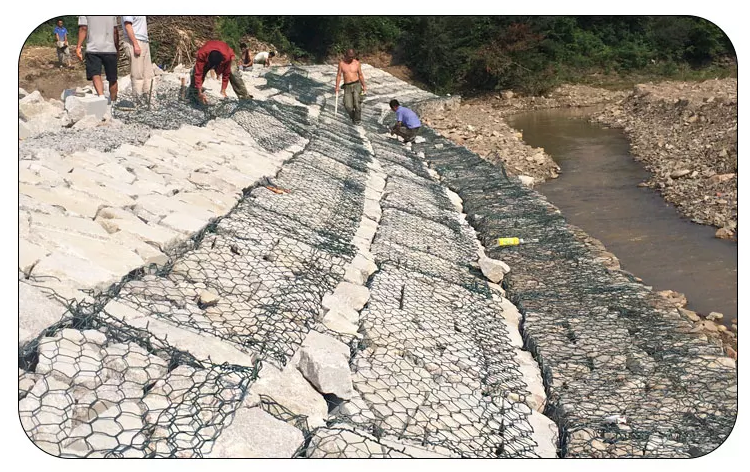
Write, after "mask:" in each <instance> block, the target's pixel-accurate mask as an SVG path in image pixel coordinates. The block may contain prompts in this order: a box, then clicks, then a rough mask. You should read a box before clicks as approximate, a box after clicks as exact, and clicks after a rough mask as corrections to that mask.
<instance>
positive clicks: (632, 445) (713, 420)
mask: <svg viewBox="0 0 750 472" xmlns="http://www.w3.org/2000/svg"><path fill="white" fill-rule="evenodd" d="M425 135H427V136H428V140H429V142H430V146H429V147H425V148H424V149H425V150H426V152H427V154H428V156H427V159H428V161H429V164H430V165H431V166H433V167H434V168H435V169H437V170H438V171H439V173H440V174H441V175H442V177H443V179H444V182H445V183H446V184H447V185H448V186H449V187H450V188H452V189H453V190H455V191H456V192H458V193H459V194H460V196H461V198H462V199H463V202H464V211H465V212H466V213H467V214H468V215H469V221H470V222H471V224H472V225H473V226H474V227H475V228H476V229H477V231H478V232H479V234H480V239H481V240H482V242H483V244H484V245H485V246H486V247H487V248H488V251H487V254H488V255H489V256H490V257H498V258H501V259H502V260H504V261H505V262H506V263H508V264H509V265H510V266H511V267H513V272H512V273H511V274H510V276H509V278H508V279H507V280H506V282H505V285H506V287H505V288H506V289H507V290H508V293H509V296H511V299H512V300H513V302H514V303H515V304H516V305H517V306H518V307H519V309H520V310H521V311H522V313H523V315H524V323H523V331H524V335H525V343H526V344H527V346H528V347H529V348H530V349H531V350H532V352H534V355H535V357H536V358H537V360H539V362H540V364H541V365H542V367H543V371H544V374H545V385H546V387H547V390H548V392H547V393H548V398H549V404H548V408H547V414H548V415H549V416H551V417H552V418H554V419H555V420H556V421H557V422H558V423H559V424H560V425H561V427H562V432H563V434H562V437H561V446H562V450H561V454H562V455H563V456H564V457H633V456H637V457H641V456H645V457H691V456H692V457H694V456H699V455H703V454H706V453H708V452H710V451H712V450H713V449H715V448H716V447H718V446H719V445H720V444H721V443H722V442H723V441H724V439H725V438H726V437H727V436H728V435H729V433H730V432H731V430H732V427H733V424H734V421H735V419H736V412H737V377H736V369H735V368H734V365H733V362H732V361H731V360H729V359H727V358H725V357H723V353H722V350H721V348H720V347H719V346H717V345H715V344H713V343H711V342H708V340H707V339H706V338H705V335H700V333H695V334H694V333H691V332H690V331H691V327H690V324H689V323H687V322H686V321H685V320H683V319H681V317H680V315H679V314H678V313H677V312H676V310H674V309H671V310H670V309H668V308H666V307H664V306H663V302H660V301H659V300H658V297H657V296H656V295H655V294H653V293H652V292H651V291H649V290H647V289H646V288H645V287H644V286H643V285H642V284H641V283H638V282H636V281H635V280H633V278H632V277H631V276H629V275H627V274H626V273H623V272H620V271H611V270H608V269H606V268H605V267H604V266H603V265H602V263H601V262H600V260H599V259H598V258H597V256H596V255H595V253H594V252H593V251H592V249H591V248H590V247H589V246H588V245H587V244H585V243H584V242H582V241H581V240H580V239H579V238H578V236H577V234H576V232H575V231H573V230H572V229H571V228H570V227H569V226H568V225H567V223H566V222H565V219H564V217H563V216H562V215H560V214H559V212H558V211H556V209H555V208H554V207H553V206H552V205H550V204H549V203H548V202H547V201H546V200H545V199H544V197H543V196H541V195H540V194H538V193H537V192H535V191H533V190H529V189H527V188H525V187H524V186H522V185H521V184H520V183H519V182H517V181H516V180H515V179H513V180H511V179H509V178H508V177H507V175H506V174H505V172H504V169H503V168H502V166H501V165H499V166H498V165H492V164H490V163H488V162H487V161H485V160H483V159H481V158H479V157H478V156H477V155H475V154H474V153H471V152H469V151H468V150H467V149H465V148H463V147H459V146H457V145H455V144H453V143H451V142H450V141H448V140H446V139H443V138H441V137H439V136H437V135H436V134H434V133H432V132H431V131H429V130H425ZM435 144H438V145H439V146H438V147H435V146H434V145H435ZM416 148H417V149H420V147H419V146H417V147H416ZM507 234H513V235H514V236H519V237H522V238H524V239H526V240H531V241H535V242H534V243H532V244H530V245H526V246H518V247H510V248H499V247H497V246H496V245H494V246H493V242H494V238H496V237H499V236H505V235H507Z"/></svg>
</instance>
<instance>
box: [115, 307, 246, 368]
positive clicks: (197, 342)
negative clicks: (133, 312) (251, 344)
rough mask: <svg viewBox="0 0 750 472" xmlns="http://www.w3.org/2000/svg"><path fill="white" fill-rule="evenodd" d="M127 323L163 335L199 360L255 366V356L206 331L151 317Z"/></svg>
mask: <svg viewBox="0 0 750 472" xmlns="http://www.w3.org/2000/svg"><path fill="white" fill-rule="evenodd" d="M129 324H131V325H132V326H135V327H136V328H143V329H146V330H148V332H150V333H151V334H153V335H154V336H157V337H159V338H161V339H164V338H165V337H166V338H167V340H168V341H169V343H170V344H171V345H172V346H174V347H175V348H177V349H181V350H183V351H187V352H189V353H190V354H192V355H193V356H195V357H196V358H197V359H199V360H206V359H210V360H211V361H212V362H213V363H216V364H223V363H224V362H227V363H229V364H235V365H240V366H245V367H254V366H255V356H254V355H252V354H247V353H245V352H242V351H240V350H239V349H237V348H236V347H234V346H233V345H232V344H230V343H228V342H225V341H222V340H221V339H219V338H217V337H214V336H211V335H210V334H208V333H201V334H198V333H194V332H192V331H188V330H185V329H182V328H178V327H176V326H174V325H172V324H170V323H167V322H165V321H162V320H159V319H157V318H152V317H148V316H146V317H142V318H131V319H130V321H129Z"/></svg>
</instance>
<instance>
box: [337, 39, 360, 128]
mask: <svg viewBox="0 0 750 472" xmlns="http://www.w3.org/2000/svg"><path fill="white" fill-rule="evenodd" d="M342 76H343V77H344V108H346V112H347V113H349V117H351V119H352V121H353V122H354V124H355V125H358V124H359V123H360V121H361V120H362V97H361V95H363V94H365V93H367V86H365V76H364V75H363V74H362V64H361V63H360V62H359V61H358V60H356V59H355V58H354V49H349V50H348V51H346V54H345V55H344V60H343V61H339V70H338V72H337V73H336V92H338V91H339V84H340V83H341V77H342Z"/></svg>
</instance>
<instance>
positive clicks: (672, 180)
mask: <svg viewBox="0 0 750 472" xmlns="http://www.w3.org/2000/svg"><path fill="white" fill-rule="evenodd" d="M593 120H594V121H596V122H599V123H603V124H606V125H608V126H613V127H617V128H622V129H623V131H624V132H625V134H626V135H627V136H628V138H629V139H630V142H631V153H632V154H633V156H634V157H635V158H636V160H638V161H639V162H641V163H643V165H644V167H646V169H648V170H649V171H650V172H651V173H652V177H651V179H649V180H648V181H647V182H644V183H642V184H641V185H643V186H648V187H651V188H654V189H656V190H658V191H659V192H660V193H661V194H662V196H663V197H664V199H665V200H667V201H668V202H670V203H673V204H674V205H675V206H676V207H677V209H678V211H679V212H680V213H681V214H682V215H684V216H686V217H687V218H690V219H691V220H692V221H693V222H695V223H698V224H705V225H711V226H715V227H717V228H719V230H718V231H717V232H716V237H721V238H726V239H735V240H736V238H737V183H738V178H737V80H736V79H721V80H707V81H705V82H700V83H686V82H662V83H659V84H651V83H649V84H645V85H637V86H636V87H635V88H634V89H633V92H632V93H631V94H629V95H628V96H627V97H626V98H625V99H624V100H622V101H620V102H618V103H616V104H613V105H611V106H608V107H607V108H606V109H605V110H604V111H602V112H601V113H598V114H597V115H595V116H594V117H593Z"/></svg>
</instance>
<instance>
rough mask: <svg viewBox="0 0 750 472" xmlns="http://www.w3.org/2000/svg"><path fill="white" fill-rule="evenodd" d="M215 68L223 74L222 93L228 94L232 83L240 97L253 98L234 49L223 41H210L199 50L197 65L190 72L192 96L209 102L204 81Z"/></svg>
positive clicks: (205, 102)
mask: <svg viewBox="0 0 750 472" xmlns="http://www.w3.org/2000/svg"><path fill="white" fill-rule="evenodd" d="M210 70H213V71H215V72H216V75H217V76H219V75H221V94H222V95H223V96H224V97H226V96H227V85H228V84H229V83H231V84H232V90H234V93H236V94H237V98H239V99H247V98H253V96H252V95H249V94H248V93H247V89H246V88H245V83H244V82H243V81H242V77H240V74H239V72H238V71H237V65H236V64H235V56H234V51H232V48H230V47H229V45H228V44H227V43H225V42H223V41H216V40H212V41H208V42H207V43H206V44H205V45H204V46H203V47H202V48H200V49H199V50H198V53H197V54H196V58H195V66H194V67H193V70H192V71H191V72H190V91H189V94H190V96H191V97H197V99H198V101H200V102H201V103H203V104H207V103H208V99H207V98H206V94H205V93H204V88H203V81H204V80H206V75H207V74H208V71H210Z"/></svg>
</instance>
